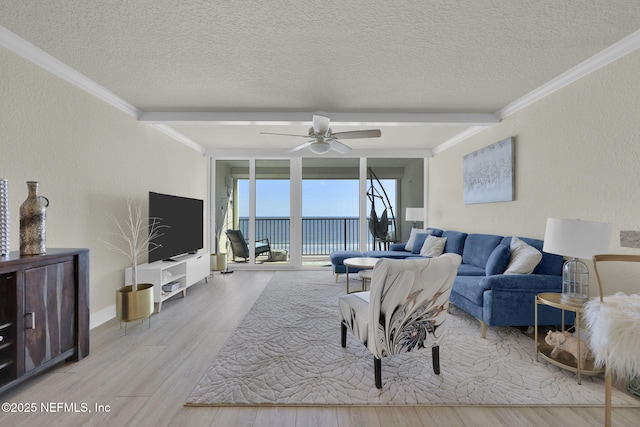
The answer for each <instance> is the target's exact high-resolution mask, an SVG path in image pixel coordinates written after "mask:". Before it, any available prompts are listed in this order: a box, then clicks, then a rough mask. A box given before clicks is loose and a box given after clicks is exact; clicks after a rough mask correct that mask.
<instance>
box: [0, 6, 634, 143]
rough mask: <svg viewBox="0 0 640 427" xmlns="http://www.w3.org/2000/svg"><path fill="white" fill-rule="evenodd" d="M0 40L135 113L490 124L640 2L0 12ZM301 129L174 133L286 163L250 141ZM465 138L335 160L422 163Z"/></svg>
mask: <svg viewBox="0 0 640 427" xmlns="http://www.w3.org/2000/svg"><path fill="white" fill-rule="evenodd" d="M0 25H1V26H3V27H4V28H6V29H7V30H9V31H11V32H12V33H14V34H16V35H17V36H19V37H21V38H23V39H25V40H27V41H29V42H31V43H33V44H34V45H35V46H36V47H38V48H40V49H42V50H44V51H45V52H47V53H49V54H50V55H52V56H53V57H54V58H56V59H58V60H60V61H62V62H63V63H65V64H67V65H68V66H70V67H72V68H73V69H75V70H76V71H78V72H80V73H81V74H83V75H84V76H86V77H88V78H89V79H91V80H93V81H94V82H96V83H98V84H99V85H101V86H103V87H104V88H106V89H108V90H109V91H111V92H113V93H114V94H116V95H117V96H119V97H120V98H122V99H123V100H125V101H126V102H128V103H130V104H132V105H133V106H135V107H137V108H138V109H140V110H142V111H144V112H203V111H206V112H317V111H328V112H332V113H490V114H493V113H496V112H497V111H499V110H500V109H502V108H503V107H505V106H507V105H509V104H510V103H512V102H514V101H515V100H517V99H519V98H521V97H523V96H524V95H526V94H528V93H529V92H531V91H533V90H535V89H536V88H538V87H540V86H541V85H543V84H545V83H547V82H549V81H550V80H552V79H554V78H555V77H557V76H559V75H561V74H562V73H564V72H566V71H567V70H569V69H571V68H572V67H574V66H576V65H577V64H579V63H581V62H582V61H585V60H587V59H588V58H590V57H592V56H593V55H595V54H597V53H599V52H600V51H602V50H603V49H605V48H607V47H609V46H611V45H612V44H614V43H616V42H618V41H619V40H621V39H623V38H624V37H626V36H628V35H630V34H632V33H634V32H636V31H637V30H638V29H639V28H640V2H639V1H637V0H616V1H615V2H612V1H610V0H608V1H597V0H571V1H559V0H546V1H545V0H539V1H513V0H467V1H447V0H439V1H425V0H420V1H413V0H410V1H406V0H405V1H402V2H400V1H398V2H390V1H371V0H366V1H365V0H351V1H344V0H340V1H333V0H325V1H322V2H320V1H315V2H314V1H310V0H271V1H264V0H262V1H239V0H233V1H228V0H225V1H221V0H213V1H212V0H135V1H134V0H129V1H127V0H122V1H115V0H111V1H105V0H57V1H47V2H42V1H40V0H21V1H9V0H1V1H0ZM309 119H310V117H309ZM306 127H308V125H305V126H302V127H293V126H284V127H282V126H277V127H276V126H267V127H265V126H261V127H256V126H239V125H211V124H202V123H200V124H196V125H193V124H181V125H175V126H173V128H174V129H175V130H177V131H178V132H180V133H182V134H183V135H184V136H186V137H187V138H190V139H191V140H193V141H195V142H196V143H198V144H200V145H201V146H203V147H205V148H231V147H234V148H243V147H246V148H251V147H264V146H265V145H268V146H272V147H273V148H287V147H293V146H294V145H297V143H299V142H303V141H298V140H296V139H295V138H294V139H287V138H274V137H270V136H265V135H260V134H259V132H260V131H269V132H284V133H300V132H302V133H305V132H306ZM465 128H466V127H465V126H460V125H457V126H410V127H402V126H400V127H398V126H394V127H382V130H383V137H382V138H380V139H376V140H373V139H371V140H350V141H349V145H352V146H353V147H354V148H385V147H389V146H390V144H393V147H394V148H396V149H402V148H407V149H416V148H433V147H435V146H438V145H440V144H442V143H444V142H446V141H447V140H449V139H451V138H452V137H454V136H455V135H457V134H459V133H460V132H462V131H463V130H464V129H465ZM347 129H349V130H350V129H355V128H353V127H350V128H346V127H344V128H342V127H339V128H337V127H334V131H343V130H347Z"/></svg>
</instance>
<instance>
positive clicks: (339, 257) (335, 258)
mask: <svg viewBox="0 0 640 427" xmlns="http://www.w3.org/2000/svg"><path fill="white" fill-rule="evenodd" d="M361 256H364V254H363V253H362V252H358V251H333V252H331V254H329V259H330V260H331V264H333V265H343V264H342V262H343V261H344V260H345V259H347V258H355V257H361Z"/></svg>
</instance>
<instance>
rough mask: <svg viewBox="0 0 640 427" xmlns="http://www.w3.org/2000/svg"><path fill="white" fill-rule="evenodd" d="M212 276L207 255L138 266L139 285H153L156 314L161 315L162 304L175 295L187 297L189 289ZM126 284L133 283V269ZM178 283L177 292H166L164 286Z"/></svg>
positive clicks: (189, 256) (128, 273)
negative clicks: (180, 294)
mask: <svg viewBox="0 0 640 427" xmlns="http://www.w3.org/2000/svg"><path fill="white" fill-rule="evenodd" d="M210 274H211V264H210V260H209V256H207V255H205V254H195V255H185V256H182V257H177V258H176V260H175V261H157V262H153V263H151V264H140V265H138V283H151V284H153V302H154V303H155V305H156V313H160V310H161V309H162V302H163V301H165V300H167V299H169V298H171V297H172V296H174V295H177V294H179V293H182V297H183V298H184V297H185V296H186V295H187V288H188V287H189V286H191V285H193V284H195V283H198V282H199V281H200V280H202V279H208V277H209V275H210ZM125 279H126V283H131V267H129V268H127V269H126V270H125ZM171 283H177V287H176V289H175V290H172V291H169V292H165V291H163V290H162V287H163V286H164V285H168V284H171Z"/></svg>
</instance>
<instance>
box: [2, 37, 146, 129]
mask: <svg viewBox="0 0 640 427" xmlns="http://www.w3.org/2000/svg"><path fill="white" fill-rule="evenodd" d="M0 45H2V46H4V47H5V48H7V49H9V50H10V51H12V52H14V53H16V54H17V55H19V56H21V57H22V58H24V59H26V60H27V61H30V62H32V63H34V64H35V65H37V66H39V67H40V68H42V69H44V70H45V71H48V72H50V73H51V74H53V75H55V76H57V77H60V78H61V79H63V80H65V81H66V82H68V83H71V84H72V85H74V86H76V87H77V88H79V89H82V90H84V91H85V92H88V93H89V94H91V95H93V96H95V97H96V98H98V99H100V100H102V101H104V102H106V103H107V104H109V105H111V106H113V107H115V108H117V109H118V110H120V111H122V112H124V113H126V114H128V115H130V116H132V117H135V118H136V119H137V118H138V116H140V114H141V111H140V110H139V109H137V108H136V107H134V106H133V105H131V104H129V103H128V102H127V101H125V100H123V99H122V98H120V97H119V96H117V95H116V94H114V93H113V92H111V91H109V90H107V89H105V88H104V87H102V86H100V85H99V84H97V83H96V82H94V81H93V80H91V79H89V78H88V77H86V76H84V75H83V74H81V73H79V72H78V71H76V70H74V69H73V68H71V67H69V66H68V65H66V64H65V63H63V62H62V61H59V60H58V59H56V58H54V57H53V56H51V55H49V54H48V53H46V52H45V51H43V50H42V49H40V48H38V47H36V46H34V45H33V44H31V43H29V42H28V41H26V40H24V39H23V38H21V37H18V36H17V35H15V34H14V33H12V32H11V31H9V30H7V29H6V28H4V27H2V26H0Z"/></svg>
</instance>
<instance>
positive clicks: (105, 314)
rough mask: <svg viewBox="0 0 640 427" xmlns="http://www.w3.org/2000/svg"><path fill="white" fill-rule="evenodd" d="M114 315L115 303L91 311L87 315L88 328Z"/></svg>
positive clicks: (104, 321) (100, 323)
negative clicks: (93, 311)
mask: <svg viewBox="0 0 640 427" xmlns="http://www.w3.org/2000/svg"><path fill="white" fill-rule="evenodd" d="M115 317H116V305H115V304H112V305H110V306H109V307H107V308H103V309H102V310H100V311H97V312H95V313H91V315H90V316H89V329H94V328H97V327H98V326H100V325H102V324H103V323H106V322H108V321H109V320H111V319H114V318H115Z"/></svg>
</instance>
